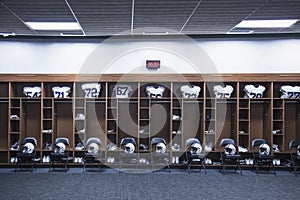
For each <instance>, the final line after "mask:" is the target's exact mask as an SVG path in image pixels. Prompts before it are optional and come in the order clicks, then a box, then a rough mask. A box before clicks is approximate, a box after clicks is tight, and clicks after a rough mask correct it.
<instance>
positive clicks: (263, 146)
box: [258, 144, 270, 156]
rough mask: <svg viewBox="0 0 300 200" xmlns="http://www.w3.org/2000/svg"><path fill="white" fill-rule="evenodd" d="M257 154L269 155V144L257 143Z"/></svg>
mask: <svg viewBox="0 0 300 200" xmlns="http://www.w3.org/2000/svg"><path fill="white" fill-rule="evenodd" d="M258 153H259V155H264V156H267V155H270V146H269V145H268V144H261V145H259V150H258Z"/></svg>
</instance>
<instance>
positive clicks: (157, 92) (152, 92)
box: [146, 86, 165, 98]
mask: <svg viewBox="0 0 300 200" xmlns="http://www.w3.org/2000/svg"><path fill="white" fill-rule="evenodd" d="M164 91H165V87H163V86H158V87H154V86H147V87H146V93H147V94H148V97H150V98H162V97H163V94H164Z"/></svg>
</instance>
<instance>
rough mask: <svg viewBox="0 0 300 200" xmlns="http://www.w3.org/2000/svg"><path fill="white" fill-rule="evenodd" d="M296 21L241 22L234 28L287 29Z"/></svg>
mask: <svg viewBox="0 0 300 200" xmlns="http://www.w3.org/2000/svg"><path fill="white" fill-rule="evenodd" d="M297 21H298V20H297V19H279V20H243V21H241V22H240V23H239V24H237V25H236V26H235V28H287V27H290V26H292V25H293V24H295V23H296V22H297Z"/></svg>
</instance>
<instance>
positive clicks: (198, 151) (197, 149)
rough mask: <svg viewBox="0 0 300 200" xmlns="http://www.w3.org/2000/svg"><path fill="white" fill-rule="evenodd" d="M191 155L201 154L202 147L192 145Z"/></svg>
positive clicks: (196, 144)
mask: <svg viewBox="0 0 300 200" xmlns="http://www.w3.org/2000/svg"><path fill="white" fill-rule="evenodd" d="M190 152H191V154H197V155H199V154H201V153H202V146H201V145H200V144H199V143H193V144H192V145H191V150H190Z"/></svg>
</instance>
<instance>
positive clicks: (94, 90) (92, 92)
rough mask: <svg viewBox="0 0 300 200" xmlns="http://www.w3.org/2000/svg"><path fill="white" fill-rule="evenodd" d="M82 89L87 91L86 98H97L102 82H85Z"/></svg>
mask: <svg viewBox="0 0 300 200" xmlns="http://www.w3.org/2000/svg"><path fill="white" fill-rule="evenodd" d="M81 89H82V90H83V91H84V93H85V97H86V98H97V97H98V96H99V94H100V90H101V84H100V83H85V84H82V85H81Z"/></svg>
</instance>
